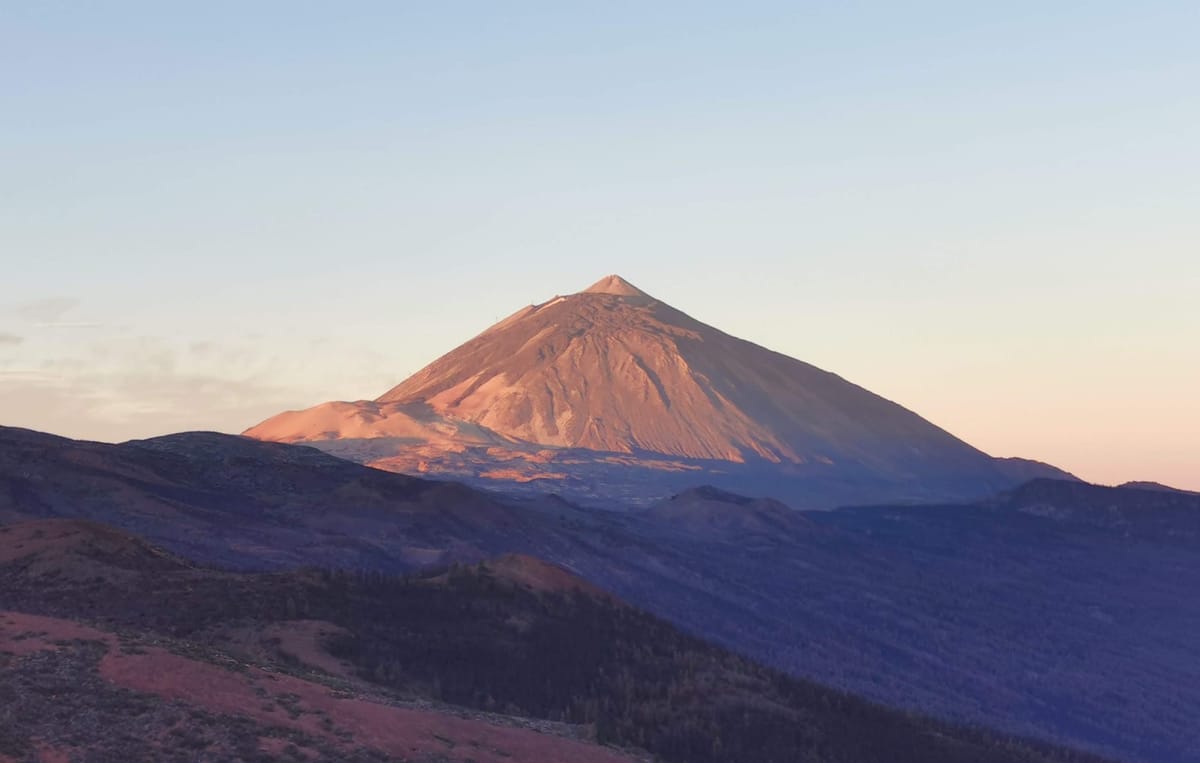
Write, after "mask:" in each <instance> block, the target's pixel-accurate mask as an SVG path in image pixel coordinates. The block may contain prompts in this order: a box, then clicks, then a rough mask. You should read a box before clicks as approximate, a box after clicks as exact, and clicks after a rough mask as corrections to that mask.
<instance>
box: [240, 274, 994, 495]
mask: <svg viewBox="0 0 1200 763" xmlns="http://www.w3.org/2000/svg"><path fill="white" fill-rule="evenodd" d="M246 434H247V435H249V436H251V437H256V438H259V439H266V440H278V441H285V442H310V443H312V444H314V445H317V446H318V447H325V448H326V449H328V450H330V451H332V452H335V453H338V454H340V455H350V456H351V457H355V458H357V459H358V460H364V461H367V462H369V463H376V464H377V465H380V466H384V467H385V468H397V469H400V470H412V469H413V467H414V466H415V467H416V468H418V469H421V470H426V471H434V472H446V473H452V474H457V475H458V476H471V475H472V472H473V471H474V472H475V474H477V475H479V476H492V477H499V478H511V479H517V480H523V479H547V478H552V479H558V480H559V481H563V480H565V481H566V482H571V481H572V480H574V481H578V480H579V479H583V480H585V481H587V480H590V481H591V482H593V483H596V482H597V481H599V482H614V481H615V482H617V483H619V482H621V481H622V480H621V475H619V474H617V473H616V472H617V471H618V470H615V469H607V470H605V471H604V473H603V474H595V473H593V471H594V470H592V471H588V470H585V471H586V472H587V473H586V474H583V473H581V472H580V469H579V468H578V466H579V465H578V463H576V462H587V463H588V464H591V465H593V466H594V465H595V463H596V462H597V461H602V462H605V463H609V464H618V463H623V464H625V465H627V466H631V467H635V468H641V469H647V468H648V469H650V470H651V471H653V470H655V469H661V470H663V471H665V472H676V473H678V472H683V473H687V472H690V471H696V470H704V471H713V470H714V469H716V470H717V471H721V470H727V469H729V468H731V467H732V468H734V470H735V471H739V470H740V471H741V472H745V469H746V468H753V469H755V470H756V471H759V472H761V471H762V470H763V469H764V468H766V471H767V472H770V473H771V474H773V475H775V476H779V475H780V474H782V473H781V472H779V468H784V469H785V471H786V472H787V473H788V474H790V475H791V476H792V477H795V478H797V479H804V478H808V479H809V480H817V481H818V482H829V481H830V480H833V481H834V482H837V483H841V484H844V485H848V486H855V487H854V489H853V490H852V491H851V492H852V493H853V494H854V495H856V496H857V495H860V494H861V495H868V494H869V495H875V494H878V495H879V497H881V498H882V497H885V496H886V497H889V498H900V497H930V496H929V495H926V494H927V493H929V494H930V495H935V494H936V495H941V494H946V495H947V496H949V495H956V494H962V493H964V492H965V493H969V494H972V495H973V494H975V493H976V492H979V493H983V492H986V491H987V490H993V489H999V488H1003V487H1006V486H1008V485H1009V484H1010V483H1011V480H1009V479H1008V478H1007V477H1006V471H1005V470H1006V469H1007V468H1009V467H1006V466H1005V464H1003V463H1002V462H998V461H996V460H995V459H992V458H991V457H990V456H988V455H986V454H985V453H983V452H981V451H979V450H976V449H975V448H973V447H971V446H970V445H968V444H966V443H964V442H963V441H961V440H959V439H957V438H955V437H954V436H952V435H950V434H949V433H947V432H945V431H944V430H942V429H939V428H938V427H936V426H934V425H933V424H930V423H929V422H927V421H925V420H924V419H922V418H921V417H920V416H918V415H916V414H915V413H913V412H911V411H909V410H906V409H905V408H903V407H901V406H899V405H897V404H895V403H893V402H890V401H888V400H885V399H884V398H882V397H880V396H878V395H875V394H874V393H871V392H869V391H867V390H865V389H863V388H861V387H859V386H856V385H854V384H852V383H850V382H848V381H846V380H844V379H842V378H841V377H839V376H836V375H834V374H831V373H829V372H827V371H822V370H821V369H819V368H816V367H815V366H812V365H809V364H808V363H804V362H802V361H799V360H795V359H793V358H790V357H787V356H785V355H782V354H780V353H777V352H773V351H771V350H768V349H765V348H763V347H760V346H758V345H755V344H752V343H751V342H747V341H745V340H742V339H738V338H736V337H733V336H730V335H728V334H725V333H723V332H721V331H719V330H717V329H715V328H713V327H711V326H708V325H706V324H704V323H701V322H700V321H698V320H696V319H694V318H692V317H690V316H688V315H686V314H684V313H683V312H680V311H679V310H676V309H675V308H673V307H671V306H670V305H667V304H665V303H663V302H661V301H659V300H657V299H655V298H653V297H651V296H650V295H648V294H647V293H646V292H644V291H642V290H641V289H638V288H637V287H636V286H634V285H633V284H631V283H629V282H628V281H626V280H625V279H623V278H621V277H620V276H616V275H611V276H607V277H605V278H603V279H601V280H600V281H598V282H596V283H595V284H594V285H592V286H591V287H589V288H588V289H586V290H584V291H582V292H579V293H576V294H571V295H568V296H559V297H555V298H554V299H551V300H549V301H548V302H545V303H543V304H540V305H531V306H529V307H526V308H524V309H522V310H520V311H518V312H517V313H515V314H513V315H512V316H510V317H508V318H506V319H504V320H502V321H500V322H499V323H497V324H496V325H494V326H492V327H491V328H489V329H487V330H486V331H484V332H483V333H482V334H480V335H479V336H477V337H475V338H474V339H471V340H470V341H468V342H467V343H465V344H463V345H462V346H460V347H458V348H457V349H455V350H453V351H451V352H449V353H447V354H446V355H444V356H442V357H441V358H439V359H437V360H435V361H434V362H433V363H431V364H430V365H428V366H426V367H425V368H423V369H422V370H420V371H418V372H417V373H416V374H414V375H413V376H411V377H409V378H408V379H406V380H405V381H403V382H401V383H400V384H399V385H397V386H396V387H394V388H392V389H391V390H389V391H388V392H387V393H385V394H384V395H382V396H380V397H379V398H377V399H376V400H374V401H362V402H358V403H326V404H324V405H321V406H317V407H316V408H312V409H309V410H306V411H297V412H288V413H283V414H280V415H278V416H276V417H274V418H272V419H268V420H267V421H265V422H263V423H262V424H259V425H258V426H256V427H253V428H252V429H250V430H248V431H247V432H246ZM350 441H352V442H350ZM335 443H336V444H335ZM580 451H583V453H580ZM589 454H590V455H589ZM617 456H620V457H621V458H616V457H617ZM464 459H466V461H464ZM450 461H454V462H456V463H457V466H453V467H451V466H449V462H450ZM467 462H470V463H467ZM531 462H533V463H540V464H545V465H547V466H546V468H545V469H541V470H534V471H533V472H530V471H529V469H528V464H529V463H531ZM695 462H703V463H695ZM572 464H574V465H572ZM722 464H724V465H725V466H722ZM733 465H738V466H737V467H733ZM769 467H779V468H775V469H771V468H769ZM638 481H639V483H642V482H645V481H646V480H645V475H644V474H643V475H642V477H639V480H638ZM703 481H711V480H709V479H707V478H706V479H705V480H698V482H703ZM771 481H772V482H774V481H775V480H771ZM650 482H653V480H650ZM676 482H677V480H676ZM865 485H872V486H875V487H877V488H880V489H881V490H875V491H868V492H867V494H863V491H862V487H863V486H865ZM935 485H938V486H940V488H947V487H948V486H951V485H953V486H954V487H952V488H949V489H935V490H933V491H932V493H931V491H930V490H927V489H926V488H931V487H933V486H935ZM672 487H675V485H672ZM738 487H741V488H743V489H744V488H745V486H744V485H739V486H738ZM595 492H597V493H603V492H604V491H603V489H600V490H597V491H595ZM618 492H629V491H618ZM756 492H758V491H756ZM788 492H791V491H788ZM657 497H662V496H661V495H657V496H645V498H646V499H647V500H648V499H650V498H657Z"/></svg>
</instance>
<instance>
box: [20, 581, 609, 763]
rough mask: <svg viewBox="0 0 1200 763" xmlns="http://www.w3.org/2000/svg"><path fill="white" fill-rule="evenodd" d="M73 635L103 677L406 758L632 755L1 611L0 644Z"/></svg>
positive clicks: (43, 642) (580, 761)
mask: <svg viewBox="0 0 1200 763" xmlns="http://www.w3.org/2000/svg"><path fill="white" fill-rule="evenodd" d="M563 574H567V573H565V572H564V573H563ZM72 639H85V640H94V641H101V642H103V643H105V644H106V645H107V646H108V653H107V654H106V655H105V656H104V658H103V659H102V660H101V662H100V675H101V676H102V677H103V678H104V679H106V680H108V681H111V682H112V683H114V684H116V685H118V686H123V687H126V688H129V689H134V690H137V691H142V692H147V693H151V694H156V695H158V696H161V697H166V698H169V699H175V700H180V701H182V702H185V703H187V704H190V705H193V706H196V707H199V708H202V709H204V710H207V711H209V712H214V713H225V714H230V715H238V716H244V717H249V718H253V719H254V720H256V721H258V722H260V723H264V724H267V725H271V726H277V727H285V728H291V729H296V730H299V731H303V732H305V733H307V734H311V735H313V736H316V737H320V738H323V739H325V740H326V741H327V742H329V743H331V744H335V745H344V744H345V742H343V741H342V740H341V739H340V738H339V737H338V736H337V735H336V732H337V731H348V732H350V734H351V735H352V739H351V742H350V744H351V745H353V746H362V747H370V748H373V749H376V750H379V751H381V752H384V753H386V754H389V755H395V756H405V757H418V756H422V755H434V754H438V755H441V756H443V757H444V759H446V760H449V761H462V762H463V763H466V761H477V763H513V761H571V762H572V763H618V762H619V761H626V762H628V761H629V760H632V758H629V757H626V756H624V755H621V754H620V753H617V752H615V751H612V750H608V749H605V748H602V747H598V746H595V745H590V744H586V743H583V742H577V741H574V740H571V739H566V738H563V737H558V736H552V735H549V734H541V733H538V732H537V731H534V730H531V729H525V728H515V727H510V726H500V725H493V724H491V723H488V722H486V721H483V720H477V719H468V718H460V717H458V716H455V715H451V714H448V713H439V712H433V711H427V710H415V709H408V708H400V707H393V706H390V705H385V704H381V703H378V702H373V701H369V700H366V699H361V698H358V697H346V696H344V695H338V694H336V693H335V692H334V691H333V690H332V689H330V688H329V687H326V686H323V685H321V684H317V683H313V682H309V681H303V680H301V679H298V678H293V677H291V676H287V675H281V674H277V673H272V672H268V671H265V670H262V669H259V668H255V667H246V666H237V665H233V664H231V665H230V667H229V668H225V667H221V666H218V665H214V664H211V663H208V662H201V661H198V660H193V659H189V658H187V657H182V656H180V655H177V654H172V653H171V652H168V651H166V650H164V649H159V648H147V649H145V650H144V651H143V652H142V653H140V654H127V653H122V652H121V649H120V645H119V643H118V640H117V637H116V636H115V635H114V634H111V633H106V632H103V631H99V630H96V629H93V628H88V627H86V626H81V625H79V624H77V623H73V622H70V621H68V620H60V619H56V618H49V617H39V616H36V615H28V614H23V613H19V612H0V652H10V653H13V654H16V655H18V656H21V655H27V654H31V653H33V652H35V651H38V650H54V649H57V648H58V647H57V646H56V645H55V644H54V642H55V641H58V640H72ZM262 744H263V745H264V750H266V751H270V752H274V750H273V749H268V748H270V747H271V746H272V745H276V744H278V743H277V742H274V741H271V740H267V739H264V740H263V742H262ZM301 752H303V750H302V751H301ZM46 753H47V754H54V753H55V751H53V750H46ZM53 759H54V758H47V760H53Z"/></svg>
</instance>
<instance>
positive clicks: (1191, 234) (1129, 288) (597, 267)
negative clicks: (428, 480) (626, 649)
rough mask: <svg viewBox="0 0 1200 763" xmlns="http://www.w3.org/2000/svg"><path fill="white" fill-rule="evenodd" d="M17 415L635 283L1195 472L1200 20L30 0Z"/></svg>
mask: <svg viewBox="0 0 1200 763" xmlns="http://www.w3.org/2000/svg"><path fill="white" fill-rule="evenodd" d="M2 6H3V7H2V11H3V12H2V14H0V18H2V19H3V21H0V264H2V266H3V271H2V272H3V281H2V284H3V286H2V291H0V423H8V424H19V425H23V426H31V427H36V428H40V429H46V430H50V431H56V432H60V433H63V434H69V435H75V436H86V437H93V438H99V439H109V440H119V439H123V438H127V437H132V436H141V435H149V434H157V433H161V432H165V431H169V430H173V429H182V428H209V429H221V430H226V431H239V430H241V429H243V428H245V427H247V426H249V425H251V424H253V423H256V422H257V421H258V420H260V419H262V418H265V417H266V416H268V415H270V414H272V413H275V412H277V411H278V410H280V409H282V408H285V407H287V408H294V407H302V406H307V405H310V404H314V403H317V402H320V401H323V400H327V399H335V398H360V397H374V396H376V395H378V394H380V393H382V392H383V391H384V390H385V389H387V388H388V387H390V386H391V385H392V384H394V383H396V382H397V381H399V380H400V379H402V378H403V377H404V376H406V375H408V374H409V373H411V372H413V371H415V370H416V369H418V368H419V367H421V366H422V365H424V364H425V363H426V362H428V361H429V360H431V359H433V358H434V357H435V356H437V355H438V354H440V353H441V352H443V351H446V350H448V349H450V348H451V347H453V346H455V345H456V344H458V343H459V342H461V341H462V340H464V339H466V338H467V337H469V336H471V335H473V334H475V333H477V332H478V331H479V330H481V329H483V328H484V327H486V326H487V325H488V324H490V323H491V322H492V321H493V320H495V319H496V318H498V317H502V316H503V315H506V314H508V313H510V312H512V311H513V310H515V309H516V308H518V307H520V306H522V305H525V304H528V303H530V302H538V301H542V300H545V299H547V298H549V297H551V296H553V295H554V294H556V293H565V292H571V291H575V290H578V289H581V288H583V287H585V286H586V285H588V284H589V283H591V282H592V281H594V280H596V279H598V278H599V277H600V276H602V275H605V274H607V273H610V272H616V273H620V274H621V275H623V276H625V277H626V278H628V279H629V280H631V281H632V282H634V283H635V284H637V285H638V286H640V287H641V288H643V289H645V290H646V291H649V292H650V293H652V294H655V295H656V296H659V297H660V298H662V299H664V300H666V301H667V302H670V303H671V304H673V305H675V306H677V307H679V308H681V309H683V310H685V311H687V312H689V313H691V314H693V315H694V316H696V317H697V318H700V319H702V320H705V321H706V322H709V323H712V324H714V325H716V326H718V327H720V328H723V329H725V330H726V331H729V332H730V333H734V334H737V335H740V336H743V337H745V338H748V339H751V340H753V341H756V342H759V343H761V344H765V345H767V346H769V347H771V348H773V349H777V350H780V351H782V352H786V353H788V354H790V355H794V356H796V357H800V358H802V359H805V360H808V361H810V362H813V363H816V364H817V365H820V366H822V367H825V368H827V369H829V370H832V371H835V372H837V373H840V374H842V375H843V376H845V377H847V378H849V379H851V380H853V381H856V382H858V383H860V384H862V385H864V386H866V387H868V388H870V389H872V390H875V391H877V392H879V393H881V394H883V395H885V396H887V397H890V398H892V399H895V400H897V401H898V402H900V403H902V404H904V405H906V406H908V407H910V408H912V409H914V410H916V411H917V412H918V413H921V414H922V415H924V416H926V417H927V418H929V419H931V420H933V421H934V422H935V423H938V424H940V425H942V426H944V427H946V428H947V429H949V430H951V431H953V432H955V433H956V434H958V435H960V436H962V437H963V438H965V439H967V440H969V441H970V442H972V443H974V444H976V445H978V446H979V447H982V448H984V449H985V450H988V451H989V452H993V453H996V454H998V455H1024V456H1029V457H1034V458H1042V459H1046V460H1050V461H1053V462H1054V463H1056V464H1058V465H1060V466H1063V467H1065V468H1068V469H1072V470H1074V471H1076V472H1077V473H1079V474H1080V475H1081V476H1084V477H1087V478H1090V479H1094V480H1099V481H1105V482H1116V481H1121V480H1125V479H1134V478H1144V479H1158V480H1162V481H1166V482H1174V483H1176V484H1180V485H1184V486H1190V487H1193V488H1198V489H1200V439H1198V435H1197V433H1198V432H1200V392H1198V390H1200V296H1198V295H1200V148H1198V146H1200V139H1198V138H1197V136H1200V97H1197V92H1198V90H1197V88H1198V85H1197V83H1200V53H1198V52H1197V46H1196V40H1197V39H1200V5H1197V4H1196V3H1193V2H1171V3H1164V2H1159V3H1155V2H1148V3H1140V4H1134V3H1112V2H1087V3H1083V2H1057V3H1044V2H1036V3H1034V2H1014V3H1001V4H983V3H949V2H946V3H919V2H918V3H895V2H887V3H882V2H880V3H822V4H803V3H794V2H789V3H721V4H702V3H640V2H639V3H620V2H604V3H590V4H584V3H563V2H546V3H492V2H486V3H484V2H481V3H458V2H439V3H423V4H416V3H408V4H405V3H378V4H374V3H339V4H334V3H321V4H315V3H296V2H289V3H241V2H239V3H218V2H207V3H191V4H186V5H185V4H180V3H138V4H134V3H116V2H109V3H95V4H84V3H51V2H45V3H40V2H39V3H2Z"/></svg>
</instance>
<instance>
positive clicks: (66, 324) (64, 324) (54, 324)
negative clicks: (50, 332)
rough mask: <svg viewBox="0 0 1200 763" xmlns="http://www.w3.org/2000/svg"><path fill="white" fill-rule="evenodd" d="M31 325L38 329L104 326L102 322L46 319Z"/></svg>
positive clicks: (96, 327)
mask: <svg viewBox="0 0 1200 763" xmlns="http://www.w3.org/2000/svg"><path fill="white" fill-rule="evenodd" d="M33 325H34V327H35V328H39V329H98V328H102V327H103V326H104V324H103V323H92V322H90V321H47V322H44V323H35V324H33Z"/></svg>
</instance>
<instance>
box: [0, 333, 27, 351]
mask: <svg viewBox="0 0 1200 763" xmlns="http://www.w3.org/2000/svg"><path fill="white" fill-rule="evenodd" d="M24 341H25V337H23V336H17V335H16V334H8V333H5V332H3V331H0V347H3V346H6V345H7V346H9V347H11V346H13V345H17V344H20V343H21V342H24Z"/></svg>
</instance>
